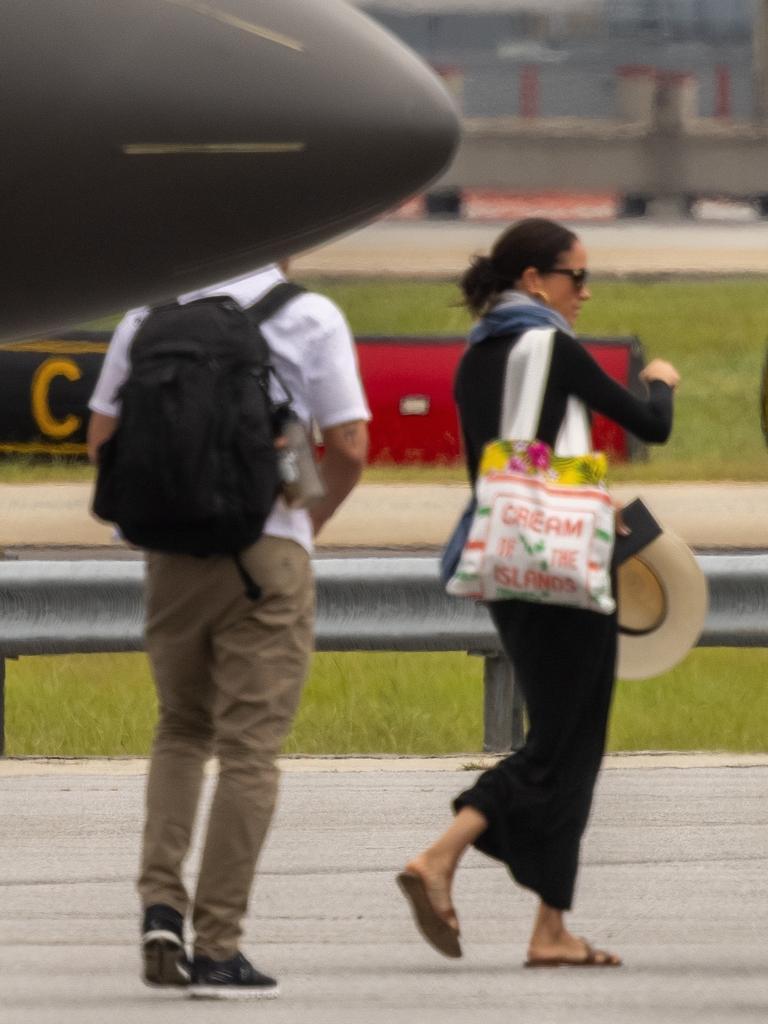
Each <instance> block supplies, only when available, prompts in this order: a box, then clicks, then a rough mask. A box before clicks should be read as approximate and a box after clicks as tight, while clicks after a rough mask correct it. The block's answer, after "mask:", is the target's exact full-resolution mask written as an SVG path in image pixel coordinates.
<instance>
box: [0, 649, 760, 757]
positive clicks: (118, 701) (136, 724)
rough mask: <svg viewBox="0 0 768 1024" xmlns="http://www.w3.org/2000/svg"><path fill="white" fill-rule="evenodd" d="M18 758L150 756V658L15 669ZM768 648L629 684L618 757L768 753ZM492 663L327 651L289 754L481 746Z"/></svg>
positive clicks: (618, 718) (617, 706) (691, 662)
mask: <svg viewBox="0 0 768 1024" xmlns="http://www.w3.org/2000/svg"><path fill="white" fill-rule="evenodd" d="M6 685H7V698H6V704H7V709H6V734H7V747H6V750H7V753H8V754H9V755H12V756H21V755H29V756H32V755H39V756H120V755H134V754H135V755H145V754H146V753H147V752H148V750H149V744H150V740H151V733H152V726H153V722H154V718H155V698H154V691H153V688H152V684H151V681H150V677H149V671H148V667H147V662H146V658H145V657H144V655H142V654H121V655H106V654H105V655H97V654H93V655H71V656H60V657H55V658H53V657H52V658H48V657H46V658H43V657H41V658H24V659H21V660H20V661H18V662H13V661H11V662H8V671H7V684H6ZM767 685H768V651H766V650H741V649H739V650H720V649H714V650H705V649H701V650H695V651H693V652H692V653H691V654H690V655H689V656H688V658H687V659H686V660H685V662H684V663H683V664H682V665H680V666H678V668H676V669H675V670H674V671H673V672H671V673H669V674H668V675H665V676H661V677H659V678H658V679H654V680H645V681H643V682H621V683H619V685H618V688H617V694H616V700H615V702H614V709H613V716H612V724H611V731H610V742H609V749H610V750H728V751H737V752H764V751H768V690H767V689H766V687H767ZM482 707H483V690H482V660H481V659H480V658H474V657H469V656H467V655H463V654H355V653H350V654H319V655H316V657H315V660H314V665H313V669H312V673H311V676H310V679H309V682H308V684H307V688H306V690H305V694H304V699H303V701H302V705H301V709H300V711H299V715H298V717H297V720H296V723H295V726H294V729H293V732H292V733H291V735H290V737H289V738H288V741H287V743H286V745H285V752H286V753H304V754H351V753H362V754H376V753H399V754H423V755H429V754H446V753H452V752H453V753H459V752H462V753H463V752H470V751H479V750H480V749H481V748H482Z"/></svg>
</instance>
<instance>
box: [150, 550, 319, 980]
mask: <svg viewBox="0 0 768 1024" xmlns="http://www.w3.org/2000/svg"><path fill="white" fill-rule="evenodd" d="M242 560H243V564H244V565H245V566H246V567H247V569H248V571H249V573H250V574H251V576H252V578H253V579H254V580H255V581H256V583H257V584H258V585H259V586H260V587H261V590H262V597H261V599H260V600H258V601H253V600H251V599H249V598H248V597H247V596H246V594H245V590H244V585H243V581H242V580H241V578H240V576H239V574H238V571H237V567H236V565H235V562H234V560H233V559H232V558H229V557H225V556H221V557H219V556H212V557H209V558H195V557H193V556H188V555H167V554H155V553H152V554H150V555H149V556H148V559H147V587H148V593H147V631H146V639H147V651H148V653H149V657H150V661H151V664H152V669H153V673H154V677H155V684H156V687H157V693H158V700H159V721H158V725H157V731H156V734H155V740H154V745H153V749H152V761H151V766H150V771H149V779H148V783H147V818H146V826H145V829H144V845H143V851H142V862H141V875H140V878H139V885H138V888H139V894H140V896H141V899H142V903H143V905H144V906H145V907H146V906H149V905H151V904H153V903H165V904H168V905H169V906H171V907H174V908H175V909H176V910H178V911H179V912H180V913H181V914H183V915H186V913H187V911H188V910H189V907H190V899H189V896H188V894H187V891H186V889H185V887H184V884H183V882H182V877H181V872H182V863H183V861H184V858H185V856H186V854H187V852H188V850H189V844H190V836H191V832H192V826H193V823H194V818H195V813H196V811H197V805H198V800H199V797H200V790H201V785H202V780H203V769H204V766H205V762H206V761H207V760H208V758H209V757H210V756H211V755H213V754H215V755H216V756H217V757H218V760H219V776H218V782H217V785H216V791H215V794H214V798H213V803H212V806H211V812H210V818H209V821H208V826H207V832H206V836H205V845H204V849H203V856H202V862H201V866H200V875H199V878H198V882H197V890H196V892H195V896H194V900H193V901H192V922H193V926H194V930H195V935H196V939H195V953H196V954H200V955H204V956H209V957H212V958H213V959H215V960H222V959H227V958H229V957H230V956H232V955H234V953H236V952H237V951H238V948H239V939H240V936H241V934H242V930H241V924H240V923H241V920H242V918H243V916H244V915H245V912H246V910H247V906H248V895H249V892H250V889H251V885H252V882H253V875H254V871H255V867H256V860H257V858H258V855H259V851H260V849H261V846H262V843H263V842H264V837H265V835H266V832H267V829H268V827H269V822H270V819H271V817H272V811H273V809H274V805H275V799H276V796H277V783H278V769H277V767H276V765H275V757H276V756H277V754H278V753H279V751H280V746H281V744H282V741H283V739H284V738H285V735H286V733H287V732H288V730H289V728H290V725H291V722H292V720H293V716H294V714H295V712H296V708H297V706H298V703H299V697H300V694H301V688H302V684H303V682H304V679H305V676H306V672H307V667H308V663H309V658H310V654H311V650H312V637H313V626H314V604H315V598H314V584H313V580H312V569H311V563H310V559H309V556H308V554H307V552H306V551H305V550H304V549H303V548H302V547H301V546H300V545H299V544H296V543H294V542H293V541H290V540H283V539H280V538H276V537H262V538H261V539H260V540H259V541H258V542H257V543H256V544H254V545H253V546H252V547H251V548H249V549H248V550H247V551H246V552H245V553H244V555H243V558H242Z"/></svg>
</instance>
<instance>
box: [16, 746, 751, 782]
mask: <svg viewBox="0 0 768 1024" xmlns="http://www.w3.org/2000/svg"><path fill="white" fill-rule="evenodd" d="M498 759H499V758H498V756H496V755H491V754H481V753H466V754H452V755H450V756H445V757H407V756H402V755H399V754H391V755H385V756H381V755H371V756H360V755H354V754H351V755H349V756H345V757H336V756H333V755H328V756H321V757H304V756H299V755H297V756H291V757H283V758H280V759H279V762H278V763H279V765H280V768H281V770H282V771H284V772H287V773H291V774H293V773H299V772H314V773H338V772H349V773H356V772H397V773H401V772H458V771H482V770H484V769H486V768H490V767H491V766H492V765H494V764H495V763H496V761H497V760H498ZM148 764H149V762H148V760H147V758H144V757H9V758H6V759H3V760H0V778H12V777H16V776H38V775H94V776H95V775H116V776H126V775H128V776H130V775H145V774H146V772H147V768H148ZM628 768H645V769H654V768H680V769H689V768H768V753H765V754H736V753H728V752H722V751H693V752H687V751H627V752H624V753H617V754H608V755H607V756H606V757H605V760H604V761H603V769H604V770H605V771H614V770H616V769H621V770H625V769H628ZM214 769H215V762H211V764H210V765H209V766H208V771H209V773H212V772H213V771H214Z"/></svg>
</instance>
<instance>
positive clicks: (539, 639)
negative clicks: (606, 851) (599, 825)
mask: <svg viewBox="0 0 768 1024" xmlns="http://www.w3.org/2000/svg"><path fill="white" fill-rule="evenodd" d="M488 607H489V610H490V612H491V616H492V618H493V620H494V623H495V625H496V628H497V630H498V632H499V636H500V638H501V641H502V644H503V646H504V650H505V652H506V654H507V657H508V658H509V659H510V661H511V662H512V664H513V666H514V669H515V680H516V683H517V684H518V685H519V686H520V687H521V690H522V693H523V696H524V698H525V703H526V706H527V711H528V721H529V729H528V734H527V736H526V741H525V746H524V747H523V748H522V749H521V750H519V751H517V752H516V753H514V754H512V755H511V756H510V757H507V758H505V759H504V760H503V761H500V762H499V764H497V765H496V766H495V767H494V768H491V769H490V770H489V771H487V772H484V773H483V774H482V775H481V776H480V777H479V778H478V780H477V782H476V783H475V785H474V786H472V787H471V788H470V789H468V790H466V791H465V792H464V793H461V794H460V795H459V796H458V797H457V798H456V800H455V801H454V809H455V810H456V811H457V812H458V811H459V810H461V808H462V807H466V806H469V807H474V808H476V809H477V810H478V811H480V812H481V813H482V814H483V815H484V816H485V817H486V818H487V819H488V828H487V829H486V830H485V832H483V833H482V835H481V836H479V837H478V839H477V840H476V841H475V844H474V845H475V846H476V848H477V849H478V850H481V851H482V852H483V853H486V854H488V856H490V857H494V858H495V859H496V860H500V861H503V863H505V864H506V865H507V866H508V868H509V870H510V872H511V873H512V876H513V878H514V879H515V880H516V881H517V882H519V883H520V885H523V886H525V887H526V888H528V889H532V890H533V891H534V892H535V893H537V894H538V895H539V896H540V897H541V899H542V900H543V901H544V902H545V903H547V904H548V905H549V906H551V907H555V908H556V909H558V910H569V909H570V907H571V904H572V902H573V891H574V886H575V883H576V874H577V870H578V862H579V847H580V844H581V837H582V834H583V832H584V829H585V827H586V824H587V819H588V817H589V811H590V807H591V804H592V793H593V791H594V787H595V781H596V779H597V773H598V770H599V768H600V762H601V760H602V756H603V751H604V749H605V738H606V729H607V724H608V714H609V711H610V704H611V697H612V694H613V684H614V678H615V671H616V634H617V624H616V616H615V614H614V615H601V614H599V613H597V612H591V611H583V610H581V609H578V608H565V607H559V606H555V605H542V604H532V603H528V602H523V601H516V600H511V601H494V602H491V603H490V604H489V606H488Z"/></svg>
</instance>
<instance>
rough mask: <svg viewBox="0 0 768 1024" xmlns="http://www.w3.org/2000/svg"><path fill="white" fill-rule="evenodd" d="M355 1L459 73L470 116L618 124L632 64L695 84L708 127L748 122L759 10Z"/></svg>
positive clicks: (641, 2) (712, 5) (718, 3)
mask: <svg viewBox="0 0 768 1024" xmlns="http://www.w3.org/2000/svg"><path fill="white" fill-rule="evenodd" d="M355 2H356V3H357V5H358V6H359V7H362V8H364V9H365V11H366V12H367V13H368V14H370V15H371V16H372V17H374V18H375V19H376V20H378V21H379V22H380V23H381V24H383V25H384V26H385V27H386V28H388V29H390V30H391V31H392V32H393V33H395V34H396V35H398V36H399V37H400V38H402V39H403V40H404V41H405V42H406V43H408V45H410V46H411V47H412V48H413V49H415V50H416V51H417V52H418V53H420V54H421V55H422V56H423V57H424V58H425V59H426V60H427V61H429V62H430V63H431V64H433V65H434V66H436V67H437V68H439V69H440V68H442V69H447V68H450V69H454V71H455V72H458V73H460V74H461V76H462V78H463V96H462V102H463V108H464V112H465V114H466V115H467V116H470V117H473V116H474V117H494V116H504V115H511V116H515V115H519V114H521V113H523V114H524V115H525V116H535V115H536V114H540V115H541V116H544V117H561V116H562V117H590V118H608V117H613V116H615V115H616V113H617V96H616V93H617V79H618V76H617V69H620V68H624V67H626V66H628V65H633V66H637V65H643V66H650V67H654V68H657V69H659V70H663V71H672V72H678V73H686V74H690V75H693V76H694V77H695V79H696V82H697V84H698V105H699V110H698V113H699V114H700V116H702V117H713V116H715V117H727V118H730V119H733V120H748V119H749V118H751V116H752V113H753V110H754V97H753V94H752V91H753V71H752V29H753V21H754V17H755V0H355ZM531 69H535V72H534V77H533V79H532V78H531V74H532V72H531ZM526 76H527V77H526ZM532 81H533V82H534V86H532V85H531V82H532ZM526 82H527V85H526ZM532 89H533V92H532ZM526 90H527V94H526Z"/></svg>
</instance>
